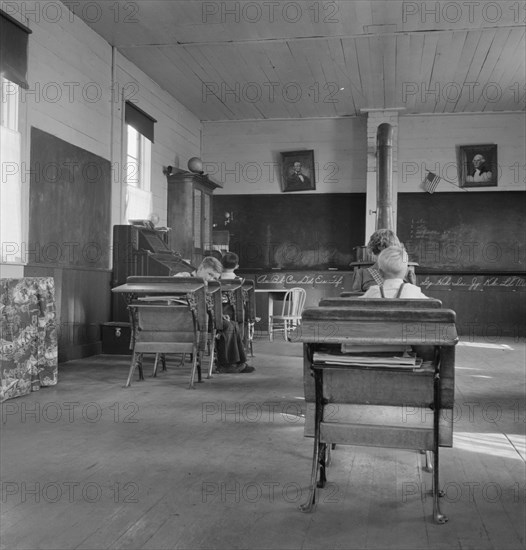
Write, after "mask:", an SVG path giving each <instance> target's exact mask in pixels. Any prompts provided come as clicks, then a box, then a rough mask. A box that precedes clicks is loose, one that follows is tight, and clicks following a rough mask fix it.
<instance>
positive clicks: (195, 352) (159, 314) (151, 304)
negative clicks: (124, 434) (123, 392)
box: [112, 277, 221, 389]
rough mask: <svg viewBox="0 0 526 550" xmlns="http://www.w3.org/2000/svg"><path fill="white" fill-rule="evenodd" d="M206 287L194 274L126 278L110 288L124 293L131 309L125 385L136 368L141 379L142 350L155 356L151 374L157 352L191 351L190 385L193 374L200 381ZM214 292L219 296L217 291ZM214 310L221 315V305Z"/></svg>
mask: <svg viewBox="0 0 526 550" xmlns="http://www.w3.org/2000/svg"><path fill="white" fill-rule="evenodd" d="M206 288H207V287H206V285H205V282H204V281H203V280H202V279H198V278H194V277H188V278H181V277H128V279H127V280H126V283H125V284H124V285H120V286H118V287H115V288H113V289H112V292H115V293H117V294H122V295H123V296H124V298H125V300H126V302H127V304H128V310H129V312H130V322H131V327H132V349H133V353H132V360H131V365H130V371H129V374H128V380H127V382H126V386H129V385H130V383H131V379H132V376H133V372H134V370H135V368H136V367H138V369H139V379H141V380H144V375H143V369H142V357H143V354H145V353H154V354H155V356H156V359H155V365H154V374H155V372H156V369H157V358H158V356H159V355H160V354H165V353H182V354H186V353H191V354H192V371H191V375H190V384H189V387H190V388H192V389H193V388H194V387H195V386H194V381H195V376H196V373H197V378H198V381H199V382H200V381H201V361H202V353H203V350H204V349H205V347H206V340H207V337H208V332H209V312H210V309H209V308H208V309H207V294H206ZM218 289H219V284H217V289H216V290H218ZM216 294H217V296H219V292H217V293H216ZM209 302H210V303H213V300H212V301H210V300H209ZM218 303H219V304H220V303H221V302H220V296H219V302H218ZM217 309H218V310H219V314H221V307H220V305H219V307H218V308H217ZM212 318H213V316H212ZM183 357H184V355H183Z"/></svg>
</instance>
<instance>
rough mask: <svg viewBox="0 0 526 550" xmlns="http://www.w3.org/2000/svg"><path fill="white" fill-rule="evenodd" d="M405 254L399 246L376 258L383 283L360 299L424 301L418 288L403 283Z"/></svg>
mask: <svg viewBox="0 0 526 550" xmlns="http://www.w3.org/2000/svg"><path fill="white" fill-rule="evenodd" d="M407 259H408V258H407V252H406V251H405V250H404V249H403V248H402V247H401V246H389V247H387V248H385V249H384V250H382V252H380V254H379V256H378V268H379V270H380V273H381V275H382V277H383V283H381V284H379V285H373V286H371V287H370V288H369V290H367V292H366V293H365V294H364V295H363V296H362V298H419V299H426V298H427V296H426V295H425V294H423V292H422V291H421V290H420V288H419V287H418V286H416V285H413V284H411V283H407V282H405V281H404V277H405V276H406V274H407V267H408V264H407Z"/></svg>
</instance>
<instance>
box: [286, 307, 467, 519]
mask: <svg viewBox="0 0 526 550" xmlns="http://www.w3.org/2000/svg"><path fill="white" fill-rule="evenodd" d="M379 302H380V303H379ZM437 302H438V303H437ZM322 303H323V301H322ZM297 339H298V340H299V341H301V342H303V343H304V389H305V401H306V403H307V410H306V419H305V435H307V436H312V435H314V449H313V458H312V472H311V491H310V494H309V499H308V501H307V502H306V503H305V504H304V505H303V506H302V507H301V509H302V511H305V512H310V511H312V510H313V509H314V506H315V504H316V490H317V487H323V486H324V485H325V482H326V468H327V465H328V456H329V454H330V449H331V446H334V445H336V444H343V445H358V446H377V447H390V448H399V449H413V450H419V451H422V450H423V451H426V452H427V451H431V452H432V453H433V461H434V464H433V512H434V518H435V521H436V522H437V523H444V522H446V521H447V517H446V516H444V515H443V514H442V513H441V511H440V506H439V501H438V496H439V447H440V446H445V447H451V446H452V444H453V414H452V412H453V411H452V409H453V405H454V382H455V380H454V366H455V347H454V346H455V345H456V343H457V341H458V337H457V331H456V325H455V312H453V311H451V310H447V309H441V308H440V302H439V301H433V300H430V301H427V300H394V299H392V300H367V299H359V298H358V299H355V300H354V301H350V300H348V301H347V303H345V305H341V304H339V305H331V306H320V307H317V308H310V309H306V310H305V311H304V312H303V316H302V324H301V330H300V332H299V334H298V336H297ZM342 344H345V346H346V348H345V351H346V352H347V351H348V350H349V349H353V348H351V347H350V346H362V348H361V349H362V350H363V349H365V348H364V347H363V346H369V349H371V347H372V348H374V349H375V350H376V352H369V353H367V352H362V355H364V354H365V355H368V354H369V355H381V351H382V350H383V349H389V348H393V347H396V348H400V347H401V348H404V347H406V346H407V347H412V346H414V348H413V349H415V350H416V351H417V353H418V354H419V355H420V356H421V359H423V362H422V365H421V366H417V365H418V363H417V365H416V366H412V367H411V366H409V367H408V366H401V365H393V364H389V362H388V361H385V363H386V364H385V365H382V364H381V363H382V362H381V361H379V364H376V365H363V364H362V365H360V364H359V361H356V362H355V363H356V364H352V361H353V359H352V358H351V359H349V358H348V355H347V353H346V354H345V357H344V358H343V360H342V351H341V350H342ZM384 346H387V348H384ZM354 349H356V348H354ZM379 352H380V353H379ZM393 355H394V354H393ZM328 406H330V409H329V408H328Z"/></svg>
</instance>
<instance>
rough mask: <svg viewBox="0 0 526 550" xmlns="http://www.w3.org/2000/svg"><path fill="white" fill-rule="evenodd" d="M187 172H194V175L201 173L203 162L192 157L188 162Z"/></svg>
mask: <svg viewBox="0 0 526 550" xmlns="http://www.w3.org/2000/svg"><path fill="white" fill-rule="evenodd" d="M188 170H190V172H195V173H196V174H202V173H203V161H202V160H201V159H200V158H198V157H192V158H191V159H190V160H189V161H188Z"/></svg>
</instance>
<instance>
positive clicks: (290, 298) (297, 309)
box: [281, 287, 307, 317]
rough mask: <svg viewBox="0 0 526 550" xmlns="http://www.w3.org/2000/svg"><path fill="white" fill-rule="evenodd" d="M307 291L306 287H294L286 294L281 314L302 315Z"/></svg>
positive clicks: (289, 315)
mask: <svg viewBox="0 0 526 550" xmlns="http://www.w3.org/2000/svg"><path fill="white" fill-rule="evenodd" d="M306 298H307V292H306V291H305V289H304V288H300V287H294V288H291V289H290V290H289V291H287V293H286V294H285V297H284V299H283V309H282V311H281V314H282V315H283V316H287V317H301V314H302V312H303V308H304V307H305V300H306Z"/></svg>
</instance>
